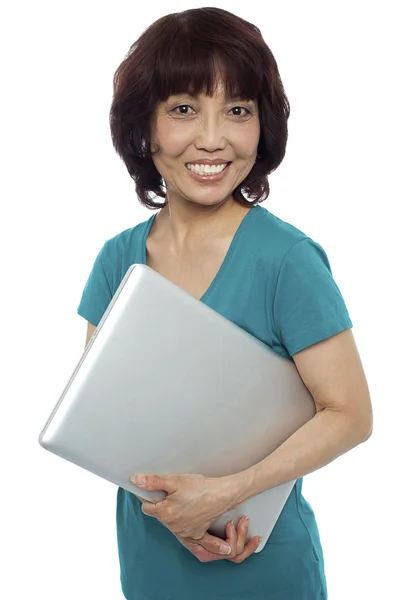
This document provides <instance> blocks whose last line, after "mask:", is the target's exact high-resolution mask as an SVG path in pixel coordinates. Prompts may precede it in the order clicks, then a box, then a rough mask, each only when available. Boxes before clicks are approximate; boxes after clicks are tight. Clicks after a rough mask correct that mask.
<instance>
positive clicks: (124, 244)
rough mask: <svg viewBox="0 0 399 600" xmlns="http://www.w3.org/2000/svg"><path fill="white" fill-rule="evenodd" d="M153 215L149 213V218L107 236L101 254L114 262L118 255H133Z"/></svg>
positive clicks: (139, 246) (138, 249) (138, 248)
mask: <svg viewBox="0 0 399 600" xmlns="http://www.w3.org/2000/svg"><path fill="white" fill-rule="evenodd" d="M153 217H154V215H151V217H150V218H149V219H146V220H145V221H142V222H140V223H138V224H137V225H135V226H134V227H129V228H128V229H124V230H123V231H121V232H119V233H117V234H116V235H114V236H112V237H111V238H108V239H107V240H106V241H105V243H104V246H103V255H104V256H105V259H106V260H110V261H111V262H115V259H116V258H117V257H118V256H119V257H120V256H125V255H126V254H128V255H134V254H136V253H137V252H139V251H140V249H141V244H142V241H143V237H144V235H145V233H146V231H147V229H148V228H149V227H150V222H151V220H152V219H153Z"/></svg>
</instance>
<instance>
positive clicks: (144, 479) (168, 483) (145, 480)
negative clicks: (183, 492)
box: [130, 475, 176, 494]
mask: <svg viewBox="0 0 399 600" xmlns="http://www.w3.org/2000/svg"><path fill="white" fill-rule="evenodd" d="M130 481H131V482H132V483H134V484H135V485H137V487H139V488H142V489H143V490H150V491H151V490H153V491H165V492H167V493H168V494H171V493H172V492H174V491H175V490H176V487H175V486H174V485H173V483H172V479H171V477H170V476H168V475H166V476H164V477H161V476H160V475H133V476H132V477H131V478H130Z"/></svg>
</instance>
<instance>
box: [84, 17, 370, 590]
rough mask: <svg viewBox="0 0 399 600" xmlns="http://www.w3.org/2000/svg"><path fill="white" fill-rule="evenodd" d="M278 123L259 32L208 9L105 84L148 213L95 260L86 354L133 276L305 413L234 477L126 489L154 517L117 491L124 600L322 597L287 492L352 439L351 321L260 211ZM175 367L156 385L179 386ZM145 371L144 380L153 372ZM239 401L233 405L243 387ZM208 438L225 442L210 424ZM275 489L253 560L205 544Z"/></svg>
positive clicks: (138, 52) (279, 96)
mask: <svg viewBox="0 0 399 600" xmlns="http://www.w3.org/2000/svg"><path fill="white" fill-rule="evenodd" d="M289 114H290V107H289V103H288V100H287V97H286V95H285V92H284V88H283V85H282V83H281V79H280V75H279V71H278V68H277V64H276V61H275V59H274V57H273V55H272V53H271V51H270V49H269V48H268V46H267V45H266V43H265V41H264V39H263V38H262V35H261V33H260V31H259V29H258V28H257V27H256V26H255V25H252V24H251V23H248V22H247V21H245V20H243V19H241V18H239V17H237V16H235V15H233V14H231V13H229V12H227V11H224V10H221V9H217V8H203V9H193V10H187V11H184V12H181V13H176V14H171V15H168V16H166V17H163V18H161V19H159V20H158V21H156V22H155V23H153V24H152V25H151V26H150V27H149V28H148V29H147V30H146V31H145V32H144V33H143V34H142V36H141V37H140V38H139V39H138V40H137V41H136V42H135V43H134V44H133V45H132V46H131V48H130V50H129V52H128V54H127V56H126V57H125V58H124V60H123V62H122V64H121V65H120V66H119V67H118V69H117V71H116V73H115V76H114V97H113V101H112V106H111V110H110V126H111V134H112V141H113V144H114V147H115V149H116V151H117V152H118V153H119V155H120V156H121V158H122V160H123V161H124V163H125V165H126V167H127V170H128V172H129V174H130V176H131V177H132V178H133V180H134V181H135V184H136V192H137V196H138V199H139V201H140V202H141V203H142V204H144V205H145V206H146V207H148V208H149V209H160V210H158V211H157V212H156V214H154V215H152V216H151V217H150V218H149V219H148V220H146V221H145V222H143V223H139V224H138V225H136V226H134V227H132V228H130V229H126V230H125V231H123V232H121V233H119V234H117V235H116V236H114V237H113V238H111V239H109V240H107V241H106V242H105V244H104V246H103V247H102V249H101V250H100V252H99V254H98V256H97V258H96V261H95V263H94V266H93V269H92V272H91V273H90V276H89V278H88V280H87V283H86V286H85V289H84V291H83V295H82V299H81V302H80V304H79V308H78V312H79V314H80V315H81V316H82V317H84V318H85V319H86V320H87V321H88V339H89V335H91V334H92V332H93V330H94V328H95V326H96V325H98V323H99V322H100V320H101V318H102V316H103V315H104V313H105V311H106V310H107V308H108V306H109V303H110V302H111V300H112V298H113V296H114V295H115V293H116V291H117V289H118V287H119V284H120V283H121V281H122V279H123V277H124V275H125V274H126V272H127V270H128V268H129V267H130V266H131V265H132V264H133V263H139V264H140V263H141V264H146V265H148V266H149V267H151V268H152V269H154V270H156V271H157V272H159V273H161V274H162V275H164V276H165V277H166V278H168V279H169V280H170V281H172V282H174V283H175V284H177V285H178V286H180V287H181V288H183V289H185V290H186V291H187V292H188V293H190V294H191V295H192V296H194V297H195V298H196V299H197V300H200V301H201V302H203V303H205V304H207V305H208V306H209V307H211V308H212V309H213V310H215V311H217V312H218V313H220V314H221V315H223V316H224V317H225V318H227V319H230V320H231V321H232V322H233V323H235V324H236V325H238V326H239V327H241V328H243V329H245V330H246V331H247V332H249V333H250V334H252V335H253V336H255V337H256V338H257V339H258V340H260V341H261V342H262V343H264V344H267V345H268V346H269V347H270V348H272V349H273V350H274V351H275V352H277V353H279V354H280V355H282V356H284V357H286V358H288V359H289V360H291V361H292V362H293V363H295V366H296V367H297V369H298V372H299V374H300V376H301V377H302V379H303V381H304V383H305V385H306V386H307V387H308V389H309V391H310V392H311V394H312V396H313V398H314V400H315V404H316V407H317V414H316V415H315V417H314V418H313V419H311V421H310V422H309V423H307V424H306V426H304V427H302V428H300V429H299V430H298V431H297V432H296V433H295V434H294V435H293V436H291V438H289V439H288V440H287V441H286V442H284V443H283V444H282V445H281V446H280V447H279V448H278V449H277V450H276V451H275V452H274V453H273V454H272V455H270V456H267V457H266V458H265V459H264V460H263V461H261V462H260V463H258V464H257V465H253V467H252V468H251V469H248V470H247V471H245V472H242V473H236V474H234V475H231V476H228V477H220V478H209V477H206V476H204V475H203V474H184V473H181V474H170V475H168V476H166V477H160V476H159V475H158V474H155V473H152V474H151V473H143V474H142V475H143V477H144V483H142V484H140V485H141V487H142V489H161V490H164V491H165V492H166V498H165V499H164V500H163V501H162V502H159V503H157V504H156V505H151V504H149V503H148V502H145V503H144V504H143V505H142V504H141V501H140V499H139V498H138V497H136V496H134V495H133V494H131V493H129V492H127V491H126V490H123V489H119V490H118V508H117V531H118V549H119V558H120V566H121V583H122V589H123V592H124V595H125V597H126V598H127V600H144V599H145V600H150V599H151V600H167V599H172V598H173V600H187V599H189V600H204V599H206V600H222V599H223V600H235V599H236V600H282V599H284V600H325V599H326V597H327V591H326V579H325V574H324V562H323V551H322V547H321V542H320V537H319V532H318V527H317V524H316V519H315V515H314V513H313V511H312V509H311V507H310V505H309V504H308V503H307V502H306V500H305V499H304V497H303V495H302V477H303V476H304V475H306V474H308V473H310V472H312V471H314V470H316V469H319V468H321V467H323V466H324V465H326V464H327V463H329V462H331V461H332V460H334V459H335V458H337V457H338V456H340V455H341V454H343V453H344V452H346V451H348V450H350V449H351V448H353V447H354V446H356V445H357V444H360V443H361V442H363V441H365V440H366V439H367V437H368V436H369V435H370V433H371V429H372V413H371V406H370V398H369V394H368V387H367V382H366V379H365V375H364V372H363V370H362V365H361V361H360V357H359V355H358V353H357V350H356V345H355V343H354V339H353V336H352V332H351V331H350V329H351V327H352V321H351V319H350V316H349V314H348V311H347V308H346V305H345V302H344V299H343V297H342V295H341V292H340V290H339V289H338V286H337V284H336V283H335V281H334V279H333V277H332V271H331V267H330V263H329V260H328V257H327V255H326V252H325V251H324V249H323V248H322V247H321V246H320V244H318V243H317V242H315V241H314V240H312V239H311V238H310V237H309V236H307V235H306V234H305V233H304V232H302V231H300V230H299V229H297V228H296V227H295V226H293V225H291V224H290V223H287V222H285V221H283V220H281V219H279V218H278V217H276V216H274V215H273V214H272V213H271V212H270V211H268V210H267V209H266V208H263V207H261V206H259V203H260V202H262V201H264V200H265V199H266V198H267V197H268V195H269V192H270V188H269V182H268V176H269V174H270V173H271V172H272V171H273V170H275V169H276V168H277V167H278V166H279V164H280V163H281V161H282V159H283V157H284V155H285V149H286V143H287V136H288V130H287V121H288V117H289ZM157 198H158V199H160V200H161V201H159V200H157ZM157 300H158V301H159V303H160V306H162V298H159V299H157ZM137 318H138V319H140V318H142V316H141V315H138V316H137ZM182 326H184V324H182ZM175 361H176V364H175V369H174V371H173V373H171V377H178V376H179V357H178V356H177V357H176V358H175ZM153 368H154V377H156V376H157V364H156V362H155V361H154V365H153ZM232 368H239V365H232ZM206 375H207V374H206V373H204V377H206ZM226 376H227V374H226ZM253 376H254V377H256V373H254V374H253ZM166 384H167V382H165V385H166ZM148 385H149V386H150V385H151V381H149V382H148ZM242 386H243V389H245V388H246V387H248V388H249V389H250V387H251V381H246V380H245V381H243V382H242ZM156 400H157V401H158V400H159V399H156ZM154 403H155V400H154ZM174 418H176V419H179V415H178V414H176V415H174ZM166 426H167V424H165V427H166ZM243 427H246V424H245V423H243ZM189 434H190V432H188V434H187V435H188V436H189ZM132 435H134V432H132ZM220 435H229V432H228V431H223V425H221V426H220ZM206 443H207V440H206V439H204V444H206ZM177 451H179V450H178V448H177ZM181 451H183V450H181ZM243 451H244V450H243ZM133 475H134V473H132V476H133ZM287 481H296V483H295V486H294V488H293V490H292V493H291V494H290V496H289V498H288V500H287V502H286V505H285V506H284V509H283V511H282V512H281V515H280V517H279V519H278V521H277V523H276V525H275V527H274V529H273V532H272V534H271V536H270V538H269V539H268V541H267V543H266V545H265V547H264V549H263V550H262V551H261V552H260V553H258V554H256V555H255V554H254V552H255V550H256V548H257V545H258V544H259V538H258V537H257V536H255V537H253V538H252V539H249V540H248V539H246V533H247V530H248V524H247V523H246V521H245V519H242V521H240V523H239V524H238V525H237V527H235V526H234V525H233V524H229V525H228V527H227V528H226V539H219V538H217V537H214V536H211V535H210V534H209V532H208V530H209V528H210V525H211V524H212V523H213V522H214V521H215V520H217V518H218V516H219V515H221V514H223V513H225V512H227V511H228V510H230V509H233V508H235V507H237V506H239V505H241V503H242V502H243V501H245V499H247V498H251V497H253V496H254V495H256V494H258V493H260V492H262V491H265V490H266V489H270V488H272V487H274V486H277V485H279V484H281V483H284V482H287ZM244 516H245V515H244ZM226 546H227V548H226ZM238 563H240V565H239V566H237V564H238Z"/></svg>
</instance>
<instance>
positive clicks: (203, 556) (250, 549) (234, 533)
mask: <svg viewBox="0 0 399 600" xmlns="http://www.w3.org/2000/svg"><path fill="white" fill-rule="evenodd" d="M248 523H249V519H246V517H242V518H241V519H240V521H239V523H238V525H237V529H236V528H235V527H234V524H233V522H232V521H230V523H229V524H228V525H227V527H226V535H227V538H226V542H228V544H229V545H230V547H231V553H230V554H229V555H228V556H222V555H221V554H214V553H213V552H210V551H209V550H207V549H206V548H204V547H203V546H202V545H201V540H195V541H194V540H192V541H190V538H184V537H181V536H179V535H178V534H174V535H175V536H176V537H177V539H178V540H179V542H180V543H181V544H182V545H183V546H184V547H185V548H187V550H189V551H190V552H191V554H193V555H194V556H195V557H196V558H198V560H199V561H201V562H212V561H214V560H229V561H231V562H234V563H242V562H243V561H244V560H245V559H247V558H248V557H249V556H251V554H253V553H254V552H255V550H256V549H257V547H258V546H259V544H260V541H261V538H260V537H259V536H255V537H253V538H252V539H251V540H250V541H249V542H248V544H247V545H246V544H245V540H246V537H247V533H248Z"/></svg>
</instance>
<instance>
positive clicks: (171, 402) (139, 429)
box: [39, 265, 315, 552]
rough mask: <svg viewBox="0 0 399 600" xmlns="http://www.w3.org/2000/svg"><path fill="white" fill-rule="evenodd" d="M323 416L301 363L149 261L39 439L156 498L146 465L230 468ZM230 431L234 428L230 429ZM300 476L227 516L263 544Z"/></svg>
mask: <svg viewBox="0 0 399 600" xmlns="http://www.w3.org/2000/svg"><path fill="white" fill-rule="evenodd" d="M314 414H315V405H314V401H313V398H312V396H311V394H310V392H309V391H308V389H307V388H306V386H305V385H304V383H303V381H302V379H301V378H300V376H299V373H298V371H297V369H296V367H295V364H294V363H293V362H292V361H290V360H289V359H287V358H284V357H282V356H280V355H279V354H277V353H276V352H274V351H273V350H272V349H271V348H269V347H268V346H266V345H265V344H263V343H262V342H260V341H259V340H257V339H256V338H254V337H253V336H251V335H250V334H249V333H247V332H245V331H244V330H242V329H241V328H240V327H238V326H237V325H235V324H234V323H232V322H230V321H229V320H228V319H226V318H225V317H223V316H221V315H220V314H218V313H217V312H215V311H214V310H213V309H211V308H210V307H208V306H207V305H205V304H203V303H202V302H200V301H199V300H196V299H195V298H193V297H192V296H191V295H190V294H188V293H187V292H185V291H184V290H182V289H181V288H179V287H178V286H177V285H175V284H173V283H171V282H170V281H169V280H167V279H166V278H165V277H163V276H161V275H160V274H159V273H157V272H156V271H153V270H152V269H150V268H149V267H147V266H145V265H132V266H131V267H130V268H129V270H128V271H127V273H126V275H125V277H124V278H123V280H122V282H121V284H120V286H119V288H118V290H117V292H116V293H115V295H114V297H113V299H112V301H111V302H110V304H109V306H108V308H107V310H106V312H105V314H104V315H103V318H102V319H101V321H100V323H99V325H98V327H97V329H96V331H95V333H94V334H93V336H92V338H91V340H90V342H89V344H88V346H87V348H86V349H85V351H84V353H83V355H82V358H81V359H80V361H79V363H78V365H77V367H76V369H75V370H74V372H73V373H72V375H71V377H70V379H69V381H68V383H67V385H66V387H65V389H64V391H63V393H62V395H61V398H60V400H59V401H58V403H57V405H56V407H55V409H54V410H53V412H52V414H51V415H50V417H49V419H48V421H47V423H46V425H45V427H44V429H43V431H42V432H41V434H40V437H39V443H40V444H41V445H42V446H43V447H44V448H46V449H47V450H49V451H50V452H53V453H54V454H57V455H58V456H60V457H62V458H64V459H66V460H68V461H70V462H72V463H74V464H76V465H78V466H80V467H83V468H84V469H87V470H88V471H91V472H92V473H95V474H96V475H99V476H100V477H103V478H104V479H107V480H108V481H110V482H112V483H114V484H116V485H118V486H120V487H122V488H124V489H125V490H128V491H130V492H133V493H134V494H137V495H139V496H141V497H143V498H145V499H147V500H150V501H159V500H160V499H162V498H164V497H165V493H164V492H148V491H144V490H142V489H139V488H137V487H136V486H135V485H134V484H132V483H131V482H130V480H129V477H130V476H131V475H134V474H135V473H157V474H159V475H166V474H169V473H201V474H203V475H207V476H210V477H218V476H223V475H230V474H233V473H237V472H239V471H242V470H244V469H247V468H249V467H250V466H252V465H254V464H255V463H257V462H259V461H260V460H262V459H263V458H265V457H266V456H267V455H268V454H270V453H271V452H273V451H274V450H275V449H276V448H277V447H278V446H279V445H280V444H281V443H282V442H283V441H285V440H286V439H287V438H288V437H289V436H290V435H291V434H292V433H294V432H295V431H296V430H297V429H298V428H299V427H301V426H302V425H303V424H304V423H306V422H307V421H308V420H309V419H311V418H312V417H313V416H314ZM225 432H228V433H225ZM294 484H295V481H291V482H289V483H286V484H283V485H280V486H277V487H275V488H273V489H271V490H268V491H266V492H263V493H262V494H259V495H258V496H255V497H254V498H252V499H250V500H249V501H247V502H246V503H244V504H242V505H241V506H240V507H238V508H236V509H235V510H233V511H229V512H228V513H226V514H225V515H223V516H222V517H221V518H220V519H219V520H218V521H217V522H216V523H215V524H214V525H213V527H212V529H211V532H212V533H214V534H216V535H218V536H220V537H224V536H225V529H226V525H227V523H228V522H229V521H230V520H233V522H234V523H235V524H237V523H238V520H239V519H240V518H241V516H243V515H247V516H249V517H250V526H249V531H248V539H249V538H250V537H252V536H255V535H260V536H261V537H262V538H263V539H262V542H261V545H260V546H259V547H258V550H257V551H258V552H259V551H260V550H262V548H263V547H264V545H265V544H266V542H267V539H268V538H269V536H270V534H271V532H272V530H273V527H274V525H275V524H276V521H277V519H278V517H279V515H280V513H281V511H282V509H283V507H284V504H285V502H286V500H287V498H288V496H289V494H290V492H291V490H292V488H293V486H294Z"/></svg>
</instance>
